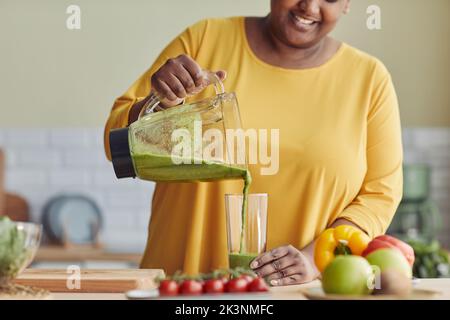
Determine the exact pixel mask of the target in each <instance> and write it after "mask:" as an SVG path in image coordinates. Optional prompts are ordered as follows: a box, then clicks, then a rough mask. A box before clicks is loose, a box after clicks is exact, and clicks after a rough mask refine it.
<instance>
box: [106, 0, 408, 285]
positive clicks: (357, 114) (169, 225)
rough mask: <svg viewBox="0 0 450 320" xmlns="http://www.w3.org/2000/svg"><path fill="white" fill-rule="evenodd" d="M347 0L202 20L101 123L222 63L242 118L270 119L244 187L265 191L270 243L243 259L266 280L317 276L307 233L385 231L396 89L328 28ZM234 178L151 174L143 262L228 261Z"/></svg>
mask: <svg viewBox="0 0 450 320" xmlns="http://www.w3.org/2000/svg"><path fill="white" fill-rule="evenodd" d="M349 1H350V0H328V1H327V0H272V1H271V12H270V14H269V15H268V16H266V17H263V18H253V17H247V18H243V17H239V18H228V19H208V20H204V21H201V22H199V23H197V24H195V25H193V26H191V27H189V28H188V29H187V30H186V31H185V32H183V33H182V34H181V35H180V36H179V37H177V38H176V39H175V40H174V41H173V42H171V43H170V44H169V45H168V46H167V47H166V48H165V49H164V51H163V52H162V53H161V55H160V56H159V57H158V59H157V60H156V62H155V63H154V64H153V66H152V67H151V68H150V69H149V70H148V71H147V72H145V73H144V75H143V76H142V77H141V78H140V79H139V80H137V81H136V82H135V83H134V84H133V85H132V86H131V87H130V89H129V90H128V91H127V92H126V93H125V94H124V95H123V96H122V97H120V98H118V99H117V100H116V102H115V104H114V106H113V109H112V112H111V115H110V117H109V119H108V122H107V124H106V129H105V146H106V149H107V150H106V152H107V154H108V156H109V150H108V132H109V130H110V129H111V128H117V127H124V126H127V125H128V124H130V123H132V122H133V121H135V120H136V119H137V115H138V114H139V111H140V109H141V108H142V105H143V104H144V103H145V97H147V96H148V94H149V92H150V89H151V88H153V89H154V90H155V91H157V92H158V93H159V94H160V95H161V96H163V97H164V100H163V104H164V105H165V106H166V107H170V106H176V105H177V104H179V103H181V102H182V101H183V100H182V99H183V98H184V97H186V95H187V94H189V93H190V92H194V91H195V90H196V88H197V87H198V86H200V85H201V82H202V80H201V70H202V69H207V70H216V71H217V70H220V71H218V72H217V74H218V76H219V77H221V78H222V79H224V78H225V76H226V74H228V78H227V80H226V82H225V83H226V89H227V91H229V92H233V91H234V92H236V94H237V97H238V99H239V104H240V112H241V117H242V122H243V124H244V126H245V127H246V128H256V129H259V128H262V129H272V128H273V129H280V164H279V171H278V173H277V174H276V175H272V176H261V175H260V174H259V168H258V166H251V167H250V170H251V173H252V177H253V183H252V186H251V192H265V193H268V194H269V199H270V200H269V212H268V234H267V250H268V252H266V253H264V254H262V255H260V256H259V257H257V259H255V260H254V261H253V262H252V264H251V267H252V268H254V270H255V271H256V272H257V273H258V274H259V275H260V276H264V277H268V278H269V280H271V283H272V284H273V285H288V284H298V283H304V282H308V281H311V280H313V279H315V278H317V276H318V272H317V269H316V268H315V265H314V261H313V250H314V239H316V238H317V236H318V235H319V234H320V233H321V232H322V231H323V230H324V229H326V228H327V227H330V226H337V225H341V224H349V225H354V226H356V227H358V228H360V229H362V230H363V231H365V232H366V233H367V234H368V235H369V236H371V237H374V236H376V235H379V234H382V233H384V232H385V231H386V229H387V227H388V225H389V223H390V221H391V219H392V217H393V215H394V212H395V210H396V208H397V205H398V203H399V201H400V199H401V195H402V169H401V168H402V146H401V133H400V121H399V112H398V104H397V98H396V94H395V91H394V88H393V85H392V81H391V77H390V75H389V73H388V71H387V70H386V68H385V67H384V66H383V64H382V63H381V62H379V61H378V60H377V59H375V58H373V57H371V56H369V55H367V54H365V53H363V52H361V51H358V50H357V49H354V48H352V47H350V46H349V45H347V44H344V43H341V42H339V41H337V40H335V39H333V38H331V37H329V36H328V34H329V33H330V32H331V31H332V30H333V29H334V27H335V26H336V24H337V22H338V21H339V19H340V18H341V16H342V15H343V14H345V13H347V12H348V10H349ZM241 190H242V183H241V182H239V181H220V182H211V183H192V184H186V183H158V184H157V186H156V189H155V193H154V197H153V203H152V216H151V222H150V226H149V237H148V243H147V248H146V251H145V253H144V257H143V259H142V263H141V266H142V267H145V268H163V269H165V270H166V271H167V272H168V273H169V274H170V273H173V272H174V271H176V270H178V269H182V270H184V271H185V272H189V273H196V272H203V271H208V270H211V269H214V268H220V267H226V266H227V263H228V262H227V242H226V224H225V223H226V221H225V219H226V218H225V212H224V207H225V205H224V199H223V198H224V194H225V193H238V192H241Z"/></svg>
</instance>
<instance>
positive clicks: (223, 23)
mask: <svg viewBox="0 0 450 320" xmlns="http://www.w3.org/2000/svg"><path fill="white" fill-rule="evenodd" d="M243 19H244V17H240V16H239V17H238V16H236V17H226V18H206V19H201V20H199V21H197V22H195V23H194V24H192V25H190V26H189V27H188V28H187V29H188V30H191V32H198V33H202V34H205V33H228V32H230V31H231V30H232V29H236V28H239V26H240V24H241V23H242V21H243Z"/></svg>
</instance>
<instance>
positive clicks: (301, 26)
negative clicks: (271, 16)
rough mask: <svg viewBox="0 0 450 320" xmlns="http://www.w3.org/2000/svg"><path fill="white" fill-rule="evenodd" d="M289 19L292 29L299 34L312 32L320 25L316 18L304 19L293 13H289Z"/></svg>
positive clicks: (302, 16)
mask: <svg viewBox="0 0 450 320" xmlns="http://www.w3.org/2000/svg"><path fill="white" fill-rule="evenodd" d="M289 17H290V21H291V22H292V24H293V25H294V27H295V28H296V29H297V30H298V31H300V32H308V31H310V30H313V29H315V28H316V27H317V26H318V25H319V23H320V20H319V19H317V18H311V17H306V16H304V15H303V14H299V13H295V12H293V11H290V12H289Z"/></svg>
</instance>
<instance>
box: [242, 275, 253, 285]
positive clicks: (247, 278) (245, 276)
mask: <svg viewBox="0 0 450 320" xmlns="http://www.w3.org/2000/svg"><path fill="white" fill-rule="evenodd" d="M239 278H243V279H245V281H247V283H250V282H252V281H253V279H254V278H253V277H252V276H251V275H249V274H242V275H240V276H239Z"/></svg>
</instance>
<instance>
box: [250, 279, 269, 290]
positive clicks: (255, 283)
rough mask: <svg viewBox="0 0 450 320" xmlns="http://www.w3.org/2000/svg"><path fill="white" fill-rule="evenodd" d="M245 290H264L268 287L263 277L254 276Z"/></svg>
mask: <svg viewBox="0 0 450 320" xmlns="http://www.w3.org/2000/svg"><path fill="white" fill-rule="evenodd" d="M247 291H250V292H266V291H269V288H268V287H267V284H266V282H265V281H264V279H263V278H255V279H253V280H252V282H250V283H249V284H248V286H247Z"/></svg>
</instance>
